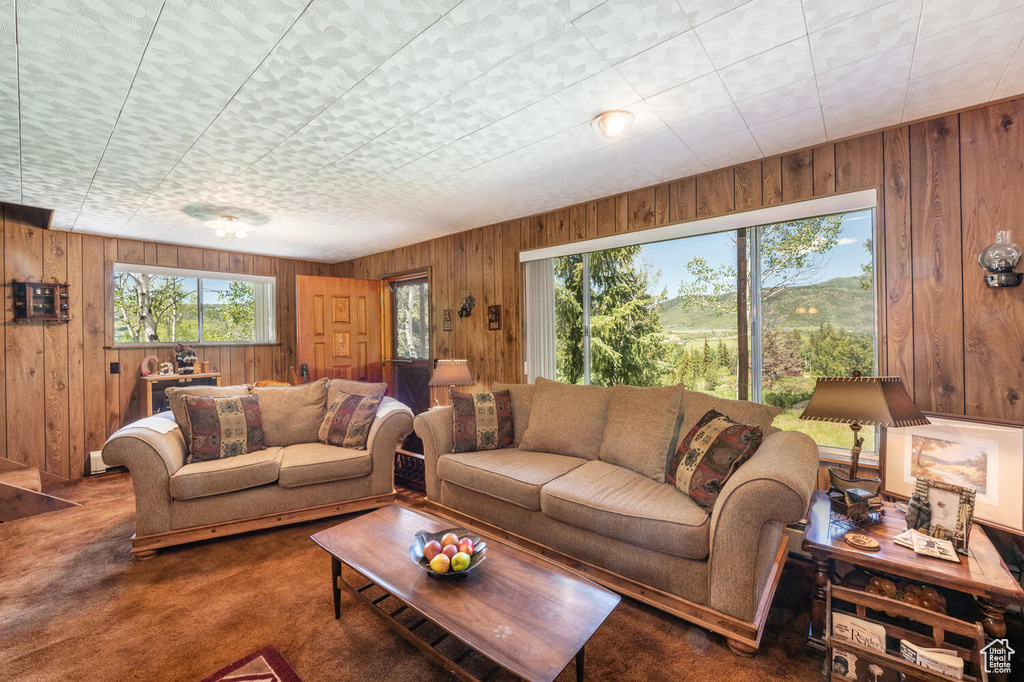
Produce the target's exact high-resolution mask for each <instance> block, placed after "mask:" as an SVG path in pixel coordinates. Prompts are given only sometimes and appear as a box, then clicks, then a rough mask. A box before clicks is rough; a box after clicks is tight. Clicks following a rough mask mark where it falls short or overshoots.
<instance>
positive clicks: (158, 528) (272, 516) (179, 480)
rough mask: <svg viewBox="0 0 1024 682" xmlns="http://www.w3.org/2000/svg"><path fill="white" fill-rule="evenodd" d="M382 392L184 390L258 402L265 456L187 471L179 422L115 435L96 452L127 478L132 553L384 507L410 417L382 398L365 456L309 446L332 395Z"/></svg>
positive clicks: (356, 386) (354, 385)
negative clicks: (131, 490)
mask: <svg viewBox="0 0 1024 682" xmlns="http://www.w3.org/2000/svg"><path fill="white" fill-rule="evenodd" d="M383 387H384V384H365V383H360V382H354V381H345V380H342V379H335V380H333V381H331V382H329V383H328V382H327V380H326V379H322V380H320V381H317V382H314V383H312V384H306V385H304V386H295V387H280V388H253V387H251V386H227V387H197V388H194V389H185V390H184V392H186V393H191V394H192V395H215V396H231V395H244V394H246V393H249V392H252V393H256V394H258V395H259V396H260V411H261V414H262V418H263V430H264V438H265V442H266V444H267V448H266V449H265V450H258V451H256V452H251V453H248V454H245V455H238V456H236V457H228V458H225V459H218V460H212V461H205V462H194V463H192V464H185V461H186V459H187V457H188V452H187V450H186V445H185V443H186V440H185V437H184V435H183V433H182V429H181V428H179V426H175V423H178V424H179V425H180V424H181V423H184V421H185V420H184V419H181V418H179V419H176V418H175V417H174V415H173V414H172V413H171V412H165V413H161V414H159V415H156V416H153V417H148V418H146V419H142V420H139V421H137V422H135V423H133V424H130V425H128V426H126V427H124V428H122V429H121V430H119V431H118V432H117V433H115V434H114V435H113V436H111V437H110V439H109V440H107V442H106V444H104V446H103V461H104V462H106V463H107V464H108V465H109V466H125V467H127V468H128V470H129V472H130V473H131V476H132V483H133V485H134V487H135V509H136V520H135V535H133V536H132V538H131V540H132V552H133V553H134V554H135V555H136V557H138V558H139V559H145V558H149V557H152V556H153V555H154V554H156V553H157V551H158V550H159V549H161V548H163V547H169V546H172V545H179V544H183V543H187V542H195V541H197V540H204V539H208V538H214V537H219V536H222V535H232V534H235V533H242V532H246V531H249V530H254V529H258V528H269V527H273V526H279V525H284V524H288V523H295V522H299V521H306V520H309V519H316V518H322V517H326V516H334V515H337V514H344V513H348V512H353V511H359V510H364V509H372V508H374V507H379V506H383V505H386V504H390V503H391V502H393V501H394V498H395V493H394V462H395V448H396V446H397V445H398V443H399V442H400V441H401V439H402V438H404V437H405V436H406V435H407V434H409V433H410V432H411V431H412V425H413V414H412V411H411V410H409V408H408V407H406V406H405V405H403V404H402V403H400V402H398V401H396V400H394V399H392V398H384V400H383V401H382V402H381V405H380V408H379V409H378V411H377V416H376V419H375V420H374V422H373V426H372V427H371V429H370V433H369V438H368V441H367V446H366V449H365V450H352V449H348V448H341V447H335V446H331V445H324V444H322V443H320V442H319V441H318V440H317V431H318V429H319V427H320V423H321V421H322V420H323V417H324V415H325V414H326V411H327V406H328V405H329V404H330V402H329V401H330V400H332V399H333V397H334V395H335V394H336V393H337V391H339V390H344V391H345V392H348V393H357V394H362V395H367V394H371V393H374V392H379V391H382V390H383ZM174 395H175V394H174V393H173V392H171V391H169V394H168V397H169V398H170V399H171V404H172V409H179V410H180V402H179V401H178V400H176V399H175V397H174ZM169 421H170V422H171V423H170V424H169ZM186 428H187V426H186Z"/></svg>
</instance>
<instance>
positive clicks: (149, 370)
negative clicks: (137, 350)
mask: <svg viewBox="0 0 1024 682" xmlns="http://www.w3.org/2000/svg"><path fill="white" fill-rule="evenodd" d="M159 366H160V363H159V361H158V360H157V357H156V356H155V355H147V356H146V357H144V358H142V364H141V365H140V366H139V369H140V370H141V371H142V376H144V377H148V376H149V375H150V374H154V373H156V371H157V368H158V367H159Z"/></svg>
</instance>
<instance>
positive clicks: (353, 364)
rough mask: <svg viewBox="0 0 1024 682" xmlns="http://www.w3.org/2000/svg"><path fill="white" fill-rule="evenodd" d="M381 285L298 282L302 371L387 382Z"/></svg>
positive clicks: (304, 278)
mask: <svg viewBox="0 0 1024 682" xmlns="http://www.w3.org/2000/svg"><path fill="white" fill-rule="evenodd" d="M380 294H381V282H380V281H379V280H375V279H345V278H342V277H311V276H307V275H299V276H297V277H296V278H295V296H296V299H297V300H296V306H295V311H296V315H297V316H298V319H297V320H296V327H297V330H298V346H297V348H298V366H297V367H296V368H295V369H296V371H297V372H298V371H301V367H302V365H303V364H305V365H306V366H307V367H308V369H309V378H308V381H315V380H317V379H320V378H321V377H327V378H329V379H354V380H356V381H381V380H382V374H381V352H380V350H381V349H380V308H381V306H380Z"/></svg>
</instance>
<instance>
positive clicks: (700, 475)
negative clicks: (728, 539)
mask: <svg viewBox="0 0 1024 682" xmlns="http://www.w3.org/2000/svg"><path fill="white" fill-rule="evenodd" d="M763 437H764V432H763V431H762V430H761V427H760V426H747V425H745V424H737V423H736V422H735V421H733V420H732V419H729V418H728V417H726V416H725V415H724V414H722V413H721V412H718V411H716V410H708V412H707V414H705V415H704V416H703V417H701V418H700V420H699V421H698V422H697V423H696V424H695V425H694V426H693V428H692V429H691V430H690V432H689V433H687V434H686V436H684V437H683V440H682V442H681V443H679V448H678V449H677V450H676V452H675V454H674V455H673V456H672V461H671V462H670V463H669V466H668V472H667V473H668V481H669V483H671V484H672V485H674V486H675V487H677V488H679V490H681V491H682V492H684V493H686V494H687V495H689V496H690V499H692V500H693V501H694V502H696V503H697V504H699V505H700V506H702V507H704V508H705V509H707V510H708V511H710V510H711V509H712V508H713V507H714V506H715V501H716V500H718V495H719V494H720V493H721V492H722V488H723V487H725V482H726V481H728V480H729V477H730V476H732V474H733V473H734V472H735V471H736V469H738V468H739V467H740V465H742V464H743V463H744V462H746V461H747V460H748V459H750V458H751V457H753V456H754V453H755V452H757V449H758V448H759V447H761V440H762V438H763Z"/></svg>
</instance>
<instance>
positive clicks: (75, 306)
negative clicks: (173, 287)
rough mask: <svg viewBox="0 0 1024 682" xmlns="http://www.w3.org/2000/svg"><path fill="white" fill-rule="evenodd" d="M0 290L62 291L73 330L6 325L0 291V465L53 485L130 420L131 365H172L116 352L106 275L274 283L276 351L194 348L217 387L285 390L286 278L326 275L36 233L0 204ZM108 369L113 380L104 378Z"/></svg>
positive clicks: (33, 218)
mask: <svg viewBox="0 0 1024 682" xmlns="http://www.w3.org/2000/svg"><path fill="white" fill-rule="evenodd" d="M0 218H2V220H0V224H2V227H3V233H2V239H0V268H2V269H3V280H4V281H6V282H8V283H9V282H10V281H11V280H12V279H31V280H40V279H42V280H46V281H48V280H52V279H56V280H59V281H67V282H68V283H69V284H70V287H69V297H70V300H69V305H70V309H71V321H70V322H69V323H67V324H60V323H53V322H47V323H39V322H36V323H31V324H26V323H15V322H13V321H12V301H11V287H10V286H6V287H5V291H6V293H5V296H6V301H5V314H4V324H3V328H2V331H0V347H2V349H3V352H2V353H0V371H2V373H3V377H4V386H3V389H4V390H0V426H2V427H3V430H2V431H0V457H4V458H7V459H12V460H15V461H18V462H22V463H25V464H32V465H34V466H38V467H39V468H40V469H42V470H44V471H47V472H50V473H53V474H57V475H59V476H64V477H70V478H75V477H78V476H81V475H82V474H83V473H84V471H85V462H86V459H87V456H88V453H89V452H90V451H92V450H98V449H100V447H101V446H102V445H103V442H104V441H105V440H106V438H107V436H109V435H110V434H111V433H113V432H114V431H116V430H117V429H118V428H120V427H121V425H122V424H127V423H130V422H132V421H134V420H135V419H137V418H138V417H139V411H140V393H139V376H140V371H139V365H140V364H141V363H142V360H143V358H145V357H146V356H147V355H150V354H152V355H156V356H157V357H158V358H159V359H160V361H161V362H163V361H172V359H173V354H174V350H173V347H172V346H163V347H158V348H117V347H114V344H113V339H114V328H113V322H114V316H113V291H112V285H113V276H112V272H113V264H114V263H115V262H120V263H138V264H148V265H163V266H168V267H181V268H189V269H195V270H212V271H217V272H227V273H245V274H257V275H272V276H274V277H276V278H277V288H276V291H277V341H278V342H277V343H275V344H263V345H236V346H197V348H196V350H197V353H198V355H199V356H200V359H202V360H207V361H209V362H210V364H211V365H212V367H213V368H214V369H215V370H216V371H219V372H221V373H222V374H223V377H222V383H225V384H233V383H242V382H251V381H256V380H259V379H279V380H283V379H285V378H286V377H287V375H288V368H289V367H291V366H292V365H294V364H295V348H296V337H295V276H296V275H326V274H330V271H331V266H330V265H329V264H326V263H314V262H310V261H299V260H290V259H285V258H272V257H269V256H254V255H252V254H243V253H237V252H230V251H215V250H211V249H199V248H192V247H186V246H175V245H173V244H157V243H152V242H141V241H134V240H129V239H112V238H107V237H99V236H93V235H82V234H77V233H67V232H57V231H52V230H46V229H41V228H42V227H43V226H45V225H46V224H47V219H48V212H47V211H43V210H41V209H35V208H27V207H24V206H14V205H10V204H0ZM111 362H119V363H120V373H119V374H111V373H110V371H109V368H110V363H111Z"/></svg>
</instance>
